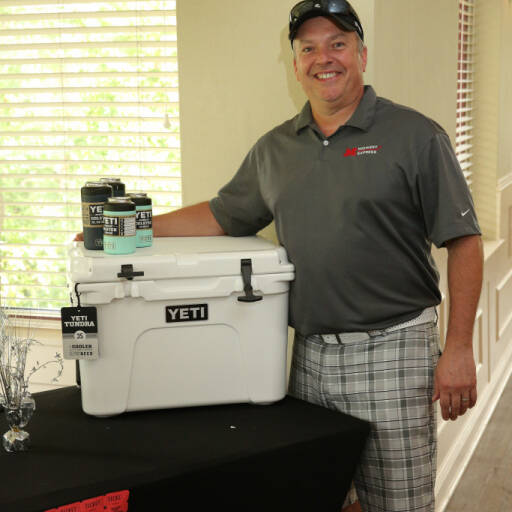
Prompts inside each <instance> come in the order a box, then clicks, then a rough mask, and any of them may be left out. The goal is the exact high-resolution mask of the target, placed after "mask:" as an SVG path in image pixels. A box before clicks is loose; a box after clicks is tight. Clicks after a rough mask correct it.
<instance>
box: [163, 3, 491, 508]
mask: <svg viewBox="0 0 512 512" xmlns="http://www.w3.org/2000/svg"><path fill="white" fill-rule="evenodd" d="M289 28H290V40H291V43H292V48H293V52H294V68H295V74H296V77H297V80H298V81H299V82H300V83H301V85H302V87H303V89H304V91H305V93H306V95H307V97H308V99H309V101H308V103H307V104H306V105H305V107H304V109H303V110H302V112H301V113H300V114H299V115H298V116H296V117H294V118H293V119H291V120H289V121H287V122H285V123H283V124H282V125H280V126H278V127H277V128H275V129H273V130H271V131H270V132H269V133H267V134H265V135H264V136H263V137H262V138H261V139H260V140H259V141H258V142H257V143H256V144H255V146H254V147H253V148H252V149H251V151H250V152H249V154H248V155H247V157H246V159H245V160H244V162H243V163H242V166H241V167H240V169H239V171H238V172H237V174H236V175H235V176H234V178H233V179H232V180H231V182H230V183H228V184H227V185H226V186H225V187H224V188H223V189H221V191H220V192H219V195H218V196H217V197H216V198H214V199H212V201H210V202H209V203H206V202H205V203H200V204H198V205H194V206H191V207H188V208H183V209H181V210H178V211H175V212H171V213H169V214H165V215H161V216H158V217H155V222H154V232H155V235H156V236H184V235H189V236H190V235H221V234H228V235H232V236H243V235H251V234H255V233H256V232H258V231H259V230H260V229H261V228H263V227H264V226H266V225H267V224H269V223H270V222H271V221H272V220H275V225H276V231H277V235H278V238H279V241H280V243H281V244H282V245H283V246H284V247H285V248H286V250H287V252H288V255H289V257H290V260H291V261H292V262H293V263H294V264H295V268H296V279H295V281H294V283H293V284H292V288H291V291H290V325H291V326H292V327H294V328H295V331H296V334H295V342H294V354H293V361H292V368H291V375H290V393H292V394H293V395H295V396H297V397H299V398H302V399H304V400H308V401H311V402H314V403H317V404H321V405H323V406H325V407H328V408H331V409H337V410H340V411H343V412H346V413H349V414H352V415H354V416H358V417H360V418H363V419H366V420H368V421H370V422H371V424H372V432H371V435H370V439H369V441H368V444H367V447H366V449H365V452H364V454H363V457H362V460H361V463H360V466H359V468H358V470H357V473H356V476H355V486H356V489H357V493H358V496H359V499H360V502H361V505H362V509H363V510H364V511H365V512H373V511H383V512H392V511H413V510H414V511H416V512H419V511H433V510H434V481H435V465H436V421H435V414H434V406H433V402H434V401H436V400H440V405H441V411H442V416H443V418H444V419H445V420H448V419H451V420H455V419H456V418H457V417H458V416H461V415H463V414H464V413H465V412H466V410H467V409H468V408H470V407H473V406H474V405H475V403H476V398H477V397H476V372H475V364H474V360H473V352H472V330H473V323H474V318H475V313H476V307H477V303H478V299H479V295H480V288H481V280H482V247H481V240H480V236H479V235H480V231H479V227H478V223H477V220H476V215H475V212H474V207H473V203H472V200H471V196H470V193H469V191H468V189H467V186H466V183H465V181H464V178H463V175H462V172H461V170H460V167H459V165H458V163H457V160H456V157H455V155H454V153H453V150H452V148H451V146H450V143H449V139H448V137H447V135H446V133H445V132H444V131H443V129H442V128H441V127H439V126H438V125H437V124H436V123H435V122H434V121H432V120H430V119H428V118H426V117H424V116H423V115H421V114H419V113H417V112H415V111H413V110H411V109H408V108H406V107H403V106H400V105H396V104H394V103H392V102H391V101H389V100H385V99H383V98H379V97H377V96H376V94H375V92H374V91H373V89H372V88H371V87H369V86H364V83H363V72H364V70H365V67H366V61H367V49H366V47H364V43H363V41H364V33H363V29H362V27H361V24H360V21H359V18H358V16H357V14H356V12H355V11H354V10H353V9H352V7H351V6H350V4H349V3H348V2H346V1H344V0H321V1H316V2H314V1H309V0H305V1H303V2H299V3H298V4H297V5H296V6H295V7H294V8H293V9H292V11H291V15H290V27H289ZM432 242H433V243H434V244H435V245H436V246H438V247H442V246H445V247H446V248H447V250H448V288H449V299H450V310H449V322H448V330H447V335H446V343H445V348H444V352H443V354H442V355H440V352H439V346H438V332H437V327H436V325H435V324H436V314H435V306H436V305H437V304H439V303H440V301H441V295H440V292H439V288H438V281H439V275H438V272H437V269H436V267H435V263H434V261H433V259H432V256H431V243H432ZM335 449H336V447H335V446H333V450H335Z"/></svg>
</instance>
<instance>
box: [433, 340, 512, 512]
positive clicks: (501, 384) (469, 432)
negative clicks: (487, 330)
mask: <svg viewBox="0 0 512 512" xmlns="http://www.w3.org/2000/svg"><path fill="white" fill-rule="evenodd" d="M511 374H512V342H511V343H509V346H508V347H507V349H506V352H505V353H504V354H503V357H502V358H501V361H500V364H499V365H498V367H497V368H496V370H494V371H493V379H492V382H490V383H489V384H488V385H487V386H486V387H485V389H484V392H483V393H482V396H480V397H479V398H478V403H477V406H476V408H475V409H473V410H472V411H471V413H472V414H471V417H470V421H468V422H467V423H466V425H465V426H464V428H463V429H462V431H461V432H460V434H459V435H458V436H457V441H456V442H455V443H454V444H453V446H452V447H451V449H450V451H449V452H448V453H447V454H446V456H445V457H444V458H443V462H442V464H441V465H440V467H439V470H438V473H437V478H436V512H444V511H445V508H446V506H447V505H448V502H449V501H450V498H451V496H452V494H453V492H454V491H455V488H456V487H457V484H458V483H459V481H460V479H461V477H462V475H463V473H464V470H465V469H466V467H467V465H468V463H469V461H470V460H471V457H472V455H473V453H474V451H475V449H476V447H477V445H478V442H479V441H480V438H481V437H482V434H483V433H484V431H485V427H486V426H487V424H488V423H489V420H490V419H491V416H492V414H493V412H494V410H495V408H496V405H497V404H498V401H499V399H500V398H501V395H502V393H503V390H504V389H505V386H506V385H507V382H508V379H509V377H510V375H511ZM446 512H449V511H446Z"/></svg>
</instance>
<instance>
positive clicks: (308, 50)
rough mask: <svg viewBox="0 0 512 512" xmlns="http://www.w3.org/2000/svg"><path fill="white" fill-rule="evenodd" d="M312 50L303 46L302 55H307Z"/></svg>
mask: <svg viewBox="0 0 512 512" xmlns="http://www.w3.org/2000/svg"><path fill="white" fill-rule="evenodd" d="M312 49H313V48H311V46H305V47H304V48H302V53H309V52H311V51H312Z"/></svg>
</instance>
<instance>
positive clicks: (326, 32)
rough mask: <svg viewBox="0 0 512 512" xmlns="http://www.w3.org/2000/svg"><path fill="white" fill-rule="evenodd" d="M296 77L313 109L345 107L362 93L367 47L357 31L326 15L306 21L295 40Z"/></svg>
mask: <svg viewBox="0 0 512 512" xmlns="http://www.w3.org/2000/svg"><path fill="white" fill-rule="evenodd" d="M293 45H294V50H295V59H294V63H293V64H294V68H295V76H296V77H297V80H298V81H299V82H300V83H301V85H302V88H303V89H304V92H305V93H306V95H307V97H308V99H309V101H310V103H311V106H312V108H313V110H315V109H318V108H325V106H328V107H329V108H331V109H332V108H343V107H344V106H346V105H348V104H351V103H352V102H353V101H354V100H355V99H356V98H358V97H359V96H360V95H361V93H362V88H363V85H364V81H363V72H364V70H365V68H366V48H364V49H363V51H362V52H360V51H359V48H358V38H357V36H356V33H355V32H345V31H343V30H341V29H340V28H339V27H338V26H337V25H335V24H334V23H333V22H332V21H331V20H330V19H328V18H324V17H322V16H317V17H316V18H311V19H309V20H307V21H305V22H304V23H303V24H302V25H301V27H300V28H299V31H298V32H297V37H296V38H295V40H294V42H293Z"/></svg>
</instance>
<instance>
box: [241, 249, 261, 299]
mask: <svg viewBox="0 0 512 512" xmlns="http://www.w3.org/2000/svg"><path fill="white" fill-rule="evenodd" d="M241 271H242V280H243V282H244V292H245V295H240V297H238V300H239V301H240V302H257V301H258V300H261V299H263V297H262V296H261V295H254V293H253V291H252V285H251V276H252V261H251V260H250V259H243V260H241Z"/></svg>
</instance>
